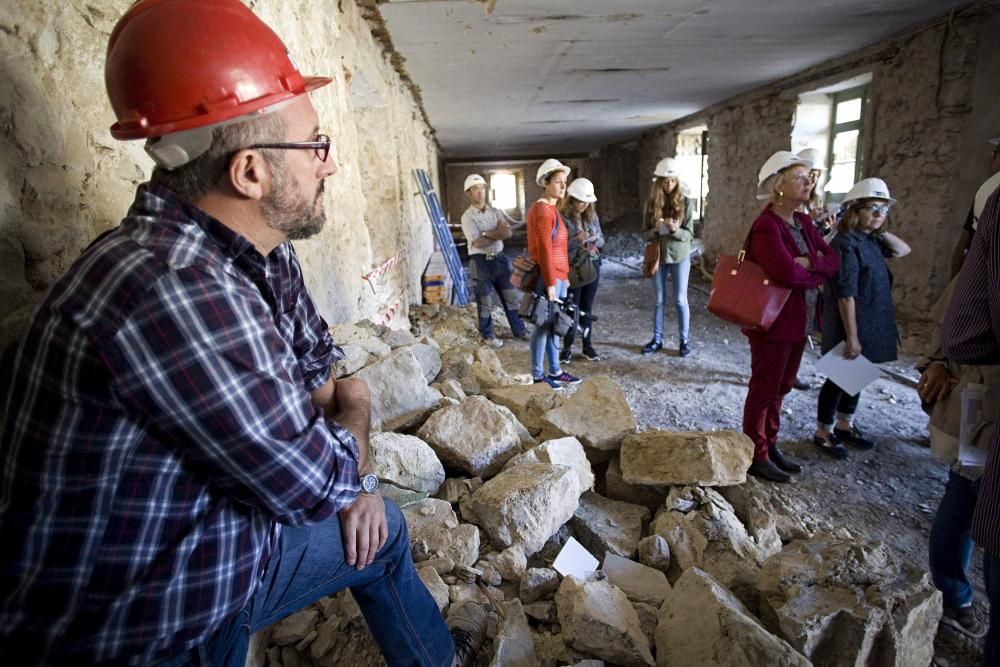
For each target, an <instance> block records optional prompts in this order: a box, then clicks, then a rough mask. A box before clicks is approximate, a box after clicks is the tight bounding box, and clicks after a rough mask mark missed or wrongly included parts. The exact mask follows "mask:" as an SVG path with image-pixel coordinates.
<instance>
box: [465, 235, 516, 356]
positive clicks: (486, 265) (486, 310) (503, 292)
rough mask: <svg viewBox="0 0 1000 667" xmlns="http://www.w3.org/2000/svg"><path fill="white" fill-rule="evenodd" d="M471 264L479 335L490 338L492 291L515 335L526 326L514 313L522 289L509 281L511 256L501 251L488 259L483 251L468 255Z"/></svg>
mask: <svg viewBox="0 0 1000 667" xmlns="http://www.w3.org/2000/svg"><path fill="white" fill-rule="evenodd" d="M469 263H470V264H471V267H472V271H471V273H472V278H473V281H474V286H475V290H476V311H477V314H478V316H479V335H480V336H482V337H483V338H493V309H492V305H493V292H494V291H495V292H496V293H497V296H499V297H500V304H501V305H502V306H503V309H504V312H506V313H507V321H508V322H510V330H511V332H512V333H513V334H514V335H515V336H520V335H522V334H523V333H524V330H525V329H526V327H525V326H524V322H522V321H521V316H520V315H518V314H517V308H518V306H519V305H521V302H520V300H519V299H520V295H521V292H520V291H519V290H518V289H516V288H515V287H514V286H513V285H512V284H511V282H510V271H511V266H510V260H509V259H507V257H506V256H505V255H503V254H498V255H495V256H494V257H493V258H492V259H487V258H486V255H484V254H482V253H476V254H473V255H470V256H469Z"/></svg>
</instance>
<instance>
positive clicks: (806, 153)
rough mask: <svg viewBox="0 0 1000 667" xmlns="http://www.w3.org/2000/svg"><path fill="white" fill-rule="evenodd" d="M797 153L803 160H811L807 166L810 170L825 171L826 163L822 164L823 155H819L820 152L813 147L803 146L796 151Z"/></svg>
mask: <svg viewBox="0 0 1000 667" xmlns="http://www.w3.org/2000/svg"><path fill="white" fill-rule="evenodd" d="M797 155H798V156H799V157H800V158H802V159H803V160H809V161H810V162H812V166H811V167H810V168H809V169H810V170H812V169H817V170H819V171H826V165H825V164H823V156H822V155H820V152H819V151H818V150H816V149H815V148H803V149H802V150H800V151H799V152H798V153H797Z"/></svg>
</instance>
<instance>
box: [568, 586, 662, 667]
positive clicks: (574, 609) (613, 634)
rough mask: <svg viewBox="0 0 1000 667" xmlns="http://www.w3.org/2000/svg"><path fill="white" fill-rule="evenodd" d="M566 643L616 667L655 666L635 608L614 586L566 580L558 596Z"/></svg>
mask: <svg viewBox="0 0 1000 667" xmlns="http://www.w3.org/2000/svg"><path fill="white" fill-rule="evenodd" d="M556 609H557V610H558V612H559V623H560V624H561V625H562V630H563V641H565V642H566V644H567V645H569V646H571V647H573V648H574V649H576V650H578V651H583V652H584V653H589V654H590V655H594V656H596V657H598V658H601V659H602V660H606V661H607V662H610V663H613V664H615V665H626V666H635V667H639V666H641V665H652V664H653V655H652V653H650V650H649V640H648V639H647V638H646V635H645V634H643V632H642V625H641V624H640V623H639V617H638V615H637V614H636V613H635V608H634V607H633V606H632V603H631V602H629V601H628V598H627V597H626V596H625V594H624V593H623V592H621V591H620V590H618V589H617V588H616V587H615V586H614V585H612V584H611V582H609V581H607V580H604V581H591V580H588V581H582V580H580V579H577V578H576V577H566V578H565V579H563V582H562V584H561V585H560V586H559V591H558V592H557V593H556Z"/></svg>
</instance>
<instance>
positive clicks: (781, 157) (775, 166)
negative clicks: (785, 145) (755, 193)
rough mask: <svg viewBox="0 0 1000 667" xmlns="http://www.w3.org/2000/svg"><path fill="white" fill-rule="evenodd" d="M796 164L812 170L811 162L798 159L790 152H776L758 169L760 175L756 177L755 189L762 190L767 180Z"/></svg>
mask: <svg viewBox="0 0 1000 667" xmlns="http://www.w3.org/2000/svg"><path fill="white" fill-rule="evenodd" d="M797 164H801V165H802V166H803V167H806V168H807V169H812V165H813V163H812V160H807V159H806V158H803V157H799V156H798V155H796V154H795V153H793V152H792V151H778V152H777V153H775V154H774V155H772V156H771V157H769V158H767V160H765V161H764V166H763V167H761V168H760V173H759V174H758V176H757V187H758V188H763V187H764V183H765V181H767V179H769V178H771V177H772V176H774V175H775V174H777V173H778V172H780V171H784V170H785V169H788V168H789V167H794V166H795V165H797Z"/></svg>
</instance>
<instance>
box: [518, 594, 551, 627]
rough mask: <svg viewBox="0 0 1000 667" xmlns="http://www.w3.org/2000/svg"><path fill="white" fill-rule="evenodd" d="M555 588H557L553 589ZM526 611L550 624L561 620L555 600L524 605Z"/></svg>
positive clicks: (538, 619)
mask: <svg viewBox="0 0 1000 667" xmlns="http://www.w3.org/2000/svg"><path fill="white" fill-rule="evenodd" d="M553 590H555V589H553ZM524 613H525V614H527V615H528V616H530V617H531V618H533V619H535V620H536V621H541V622H542V623H546V624H548V625H552V624H553V623H558V622H559V614H557V613H556V604H555V602H532V603H530V604H526V605H524Z"/></svg>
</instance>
